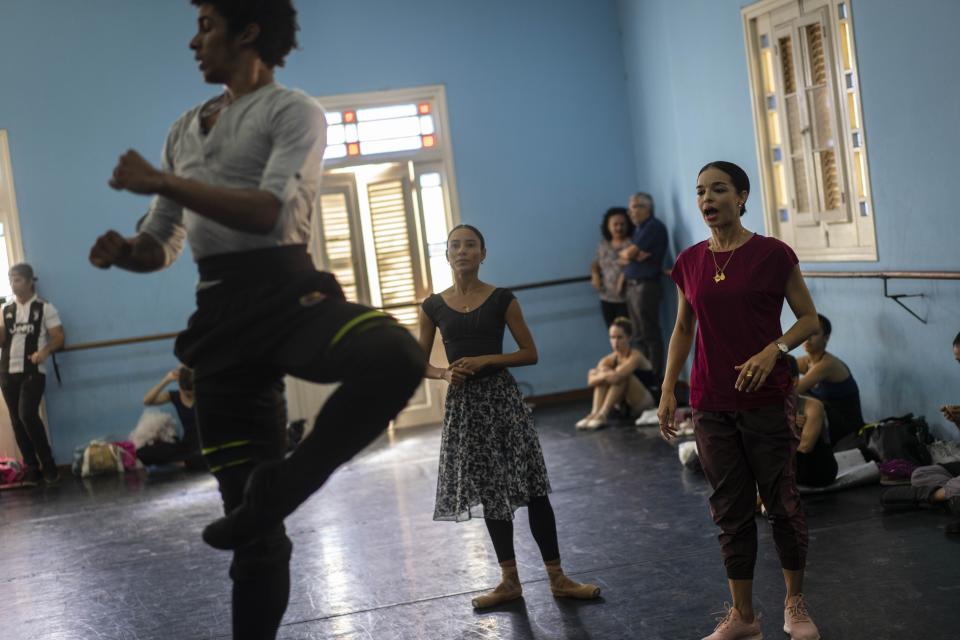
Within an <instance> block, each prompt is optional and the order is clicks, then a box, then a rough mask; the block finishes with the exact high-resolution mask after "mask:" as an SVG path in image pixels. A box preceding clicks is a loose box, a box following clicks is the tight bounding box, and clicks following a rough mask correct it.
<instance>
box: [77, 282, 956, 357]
mask: <svg viewBox="0 0 960 640" xmlns="http://www.w3.org/2000/svg"><path fill="white" fill-rule="evenodd" d="M664 273H666V274H669V270H664ZM803 276H804V277H805V278H875V279H880V280H883V281H884V295H885V296H886V297H888V298H892V299H894V301H895V302H897V304H899V305H900V306H904V305H903V303H902V302H900V300H899V298H901V297H912V296H913V295H922V294H910V295H903V294H901V295H890V294H888V293H887V292H886V281H887V280H960V271H804V272H803ZM580 282H590V276H575V277H573V278H559V279H557V280H544V281H542V282H530V283H526V284H518V285H514V286H512V287H507V289H510V290H511V291H524V290H529V289H543V288H546V287H557V286H561V285H565V284H577V283H580ZM418 305H419V303H418V302H401V303H397V304H388V305H384V306H382V307H380V309H382V310H384V311H391V310H393V309H405V308H409V307H415V306H418ZM904 308H906V307H905V306H904ZM907 310H908V311H910V310H909V309H907ZM910 313H911V314H913V315H914V316H915V317H917V318H918V319H919V320H920V321H921V322H926V321H925V320H923V319H922V318H920V317H919V316H917V315H916V314H915V313H913V311H910ZM177 335H179V332H173V333H159V334H157V335H152V336H137V337H132V338H119V339H116V340H100V341H97V342H82V343H80V344H71V345H67V346H65V347H63V348H62V349H61V350H60V352H61V353H62V352H67V351H83V350H86V349H102V348H104V347H119V346H123V345H127V344H139V343H141V342H155V341H158V340H170V339H173V338H176V337H177Z"/></svg>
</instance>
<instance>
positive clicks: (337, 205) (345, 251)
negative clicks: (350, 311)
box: [320, 191, 358, 301]
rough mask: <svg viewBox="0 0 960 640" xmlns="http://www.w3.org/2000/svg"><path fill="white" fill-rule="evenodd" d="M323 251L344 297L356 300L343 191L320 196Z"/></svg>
mask: <svg viewBox="0 0 960 640" xmlns="http://www.w3.org/2000/svg"><path fill="white" fill-rule="evenodd" d="M320 216H321V225H322V226H321V228H322V229H323V236H322V237H323V240H322V242H323V251H324V256H325V258H326V264H327V270H328V271H330V272H331V273H332V274H333V275H335V276H336V277H337V281H338V282H339V283H340V286H341V287H343V293H344V295H346V296H347V300H351V301H356V300H357V299H358V298H357V274H356V272H355V271H354V267H353V264H354V263H353V242H352V234H351V232H350V227H351V225H350V209H349V208H348V207H347V195H346V194H345V193H343V192H340V191H338V192H334V193H324V194H322V195H321V196H320Z"/></svg>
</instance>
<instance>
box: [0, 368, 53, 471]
mask: <svg viewBox="0 0 960 640" xmlns="http://www.w3.org/2000/svg"><path fill="white" fill-rule="evenodd" d="M46 380H47V378H46V376H45V375H43V374H42V373H37V372H33V373H4V374H0V387H2V389H3V399H4V400H6V402H7V411H8V412H9V414H10V425H11V426H12V427H13V435H14V437H15V438H16V439H17V447H18V448H19V449H20V455H22V456H23V463H24V464H25V465H26V466H27V467H28V468H31V469H39V468H40V466H43V469H44V472H47V471H48V469H54V468H56V464H55V463H54V461H53V452H52V451H51V450H50V441H49V440H47V432H46V429H45V428H44V426H43V420H42V419H41V418H40V400H41V398H43V389H44V387H45V386H46Z"/></svg>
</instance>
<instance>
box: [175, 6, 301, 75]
mask: <svg viewBox="0 0 960 640" xmlns="http://www.w3.org/2000/svg"><path fill="white" fill-rule="evenodd" d="M190 4H192V5H194V6H197V7H199V6H201V5H205V4H208V5H211V6H212V7H213V8H214V9H215V10H216V12H217V13H219V14H220V15H221V16H223V17H224V18H226V20H227V25H229V27H230V31H232V32H233V33H240V32H242V31H243V30H244V29H245V28H246V27H247V25H249V24H256V25H258V26H259V27H260V35H259V36H257V39H256V41H255V42H254V43H253V48H254V49H255V50H256V52H257V53H258V54H259V55H260V59H261V60H263V63H264V64H265V65H267V66H268V67H270V68H271V69H272V68H274V67H282V66H283V60H284V58H286V57H287V54H288V53H290V51H291V50H292V49H296V48H297V31H299V30H300V25H298V24H297V10H296V9H295V8H294V7H293V0H190Z"/></svg>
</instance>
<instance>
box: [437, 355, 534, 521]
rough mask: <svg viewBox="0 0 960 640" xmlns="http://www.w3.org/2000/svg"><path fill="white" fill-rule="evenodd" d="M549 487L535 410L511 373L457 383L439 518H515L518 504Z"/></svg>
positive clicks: (447, 427)
mask: <svg viewBox="0 0 960 640" xmlns="http://www.w3.org/2000/svg"><path fill="white" fill-rule="evenodd" d="M549 492H550V480H549V479H548V478H547V467H546V465H545V464H544V462H543V451H541V449H540V440H539V439H538V438H537V432H536V429H535V428H534V426H533V415H532V414H531V412H530V408H529V407H527V405H526V403H524V400H523V396H522V395H521V393H520V389H519V387H518V386H517V382H516V380H514V379H513V376H512V375H510V372H509V371H507V370H505V369H504V370H502V371H499V372H497V373H495V374H492V375H489V376H486V377H483V378H480V379H478V380H470V381H467V382H466V383H465V384H462V385H451V386H450V388H449V389H448V391H447V402H446V406H445V408H444V416H443V435H442V440H441V444H440V473H439V477H438V478H437V502H436V506H435V508H434V513H433V519H434V520H454V521H457V522H462V521H464V520H469V519H470V518H478V517H485V518H490V519H492V520H513V512H514V511H515V510H516V509H517V507H522V506H525V505H526V504H527V503H528V502H529V500H530V498H531V497H536V496H545V495H547V494H548V493H549Z"/></svg>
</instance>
